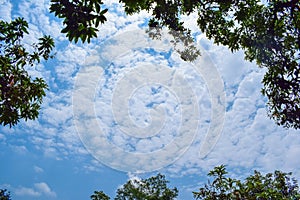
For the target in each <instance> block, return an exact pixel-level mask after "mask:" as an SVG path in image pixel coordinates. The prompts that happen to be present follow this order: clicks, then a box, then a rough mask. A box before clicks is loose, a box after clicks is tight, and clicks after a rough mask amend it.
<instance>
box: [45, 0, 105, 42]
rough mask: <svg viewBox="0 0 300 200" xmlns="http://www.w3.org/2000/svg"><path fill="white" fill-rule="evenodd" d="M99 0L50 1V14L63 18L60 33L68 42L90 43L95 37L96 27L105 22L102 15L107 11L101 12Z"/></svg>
mask: <svg viewBox="0 0 300 200" xmlns="http://www.w3.org/2000/svg"><path fill="white" fill-rule="evenodd" d="M102 4H103V2H102V1H101V0H72V1H69V0H51V6H50V12H51V13H52V12H53V13H54V14H55V16H57V17H59V18H63V19H64V20H63V24H64V28H63V29H62V30H61V32H62V33H66V36H67V37H68V38H69V40H70V41H73V40H74V41H75V43H77V42H78V39H81V40H82V42H83V43H84V42H85V41H86V40H87V42H88V43H90V40H91V38H93V37H97V31H98V29H97V27H98V26H99V24H100V23H101V24H103V23H104V22H105V21H106V17H105V16H104V14H105V13H106V12H107V11H108V9H104V10H101V5H102Z"/></svg>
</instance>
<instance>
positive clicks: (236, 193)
mask: <svg viewBox="0 0 300 200" xmlns="http://www.w3.org/2000/svg"><path fill="white" fill-rule="evenodd" d="M291 175H292V173H285V172H281V171H278V170H276V171H275V172H274V173H267V174H265V175H264V174H262V173H261V172H259V171H254V173H253V174H252V175H249V176H248V177H246V178H245V179H244V180H240V179H235V178H230V177H229V176H228V172H227V171H226V167H225V166H224V165H220V166H216V167H215V168H214V169H212V170H211V171H210V172H209V173H208V176H209V177H210V178H212V179H209V180H208V183H207V184H205V185H204V187H201V188H199V191H194V192H193V196H194V198H195V199H201V200H242V199H248V200H267V199H281V200H291V199H295V200H296V199H299V198H300V191H299V186H298V183H297V181H296V180H295V179H294V178H292V177H291ZM167 182H168V181H166V180H165V176H163V175H161V174H158V175H157V176H154V177H150V178H148V179H142V180H130V181H128V182H127V183H125V184H124V185H123V186H122V187H121V188H119V189H118V190H117V192H116V193H117V194H116V197H115V198H114V199H115V200H150V199H153V200H154V199H155V200H171V199H176V198H177V195H178V190H177V188H173V189H170V188H168V187H167V185H166V183H167ZM91 199H93V200H109V199H110V198H109V197H108V196H107V195H106V194H105V193H104V192H103V191H100V192H97V191H95V192H94V194H93V195H92V196H91Z"/></svg>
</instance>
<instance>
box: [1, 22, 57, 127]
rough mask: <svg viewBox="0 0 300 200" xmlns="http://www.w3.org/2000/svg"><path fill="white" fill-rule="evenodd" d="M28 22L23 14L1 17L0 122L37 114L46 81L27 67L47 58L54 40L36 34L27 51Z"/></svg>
mask: <svg viewBox="0 0 300 200" xmlns="http://www.w3.org/2000/svg"><path fill="white" fill-rule="evenodd" d="M27 28H28V23H27V22H26V21H25V20H24V19H23V18H17V19H15V20H13V21H11V22H5V21H0V66H1V71H0V88H1V90H0V124H1V125H9V126H13V125H15V124H17V123H18V122H19V120H20V119H25V120H27V119H35V118H37V117H38V114H39V109H40V105H41V103H42V100H43V97H44V96H45V90H46V89H47V84H46V83H45V80H43V79H42V78H39V77H35V78H32V77H31V76H30V75H29V74H28V71H27V70H26V67H33V66H34V65H36V64H37V63H40V62H41V59H44V60H48V59H49V58H50V57H51V55H50V53H51V50H52V48H53V47H54V41H53V39H52V38H51V37H50V36H44V37H42V38H39V40H38V43H36V44H32V45H31V46H32V48H33V51H28V50H27V49H26V48H25V46H24V44H23V43H22V39H23V37H24V34H29V33H28V31H27Z"/></svg>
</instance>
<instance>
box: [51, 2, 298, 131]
mask: <svg viewBox="0 0 300 200" xmlns="http://www.w3.org/2000/svg"><path fill="white" fill-rule="evenodd" d="M51 2H52V4H51V7H50V11H51V12H54V13H55V15H56V16H58V17H60V18H63V19H64V21H63V23H64V25H65V27H64V28H63V30H62V32H63V33H66V34H67V37H68V38H69V40H70V41H72V40H74V41H75V42H77V41H78V39H81V40H82V41H83V42H85V41H86V39H87V41H88V42H90V38H92V37H96V35H97V34H96V31H98V29H97V27H98V25H99V24H100V23H104V22H105V21H106V18H105V16H104V14H105V13H106V12H107V9H104V10H101V5H102V4H103V2H102V1H97V0H52V1H51ZM120 3H122V4H123V5H124V9H125V12H126V13H127V14H129V15H132V14H134V13H139V12H141V11H143V10H145V11H148V12H149V13H151V14H152V18H151V19H150V20H149V27H150V28H156V30H159V29H160V28H161V27H167V28H169V29H170V30H171V31H173V33H174V31H175V32H178V31H179V32H180V33H181V35H183V36H185V37H186V38H187V39H186V40H185V41H181V42H183V43H185V42H186V41H190V39H191V32H190V30H189V27H185V25H184V22H183V21H182V18H181V16H182V15H190V14H191V13H197V14H198V19H196V20H197V24H198V26H199V29H200V30H201V31H202V32H203V33H205V34H206V36H207V37H208V38H209V39H212V40H213V41H214V42H215V43H216V44H221V45H224V46H227V47H228V48H229V49H230V50H231V51H238V50H244V52H245V59H247V60H249V61H255V62H256V63H257V64H258V65H259V66H260V67H265V68H267V72H266V74H265V76H264V78H263V80H262V83H263V89H262V94H263V95H265V96H266V97H268V102H267V106H268V113H269V116H270V118H272V119H274V120H275V122H276V123H277V124H278V125H282V126H284V127H287V128H290V127H291V128H295V129H299V128H300V73H299V71H300V67H299V63H300V60H299V59H300V54H299V52H300V11H299V9H300V2H299V1H298V0H290V1H283V0H279V1H268V2H267V4H262V3H261V1H260V0H226V1H219V0H205V1H197V0H136V1H132V0H120ZM152 30H154V29H152ZM171 33H172V32H171ZM149 34H152V35H153V31H152V32H151V31H150V32H149ZM154 34H155V33H154ZM174 38H175V40H177V39H178V37H177V38H176V36H175V37H174ZM174 44H175V45H176V44H177V43H176V42H175V43H174ZM175 50H176V51H178V52H179V53H180V55H181V57H182V58H183V59H184V60H187V61H194V60H195V58H196V57H197V56H199V55H200V52H199V51H198V50H197V49H195V48H194V47H193V46H192V45H189V46H188V47H187V48H185V49H184V50H183V51H181V50H178V49H176V46H175Z"/></svg>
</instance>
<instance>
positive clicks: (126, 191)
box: [91, 174, 178, 200]
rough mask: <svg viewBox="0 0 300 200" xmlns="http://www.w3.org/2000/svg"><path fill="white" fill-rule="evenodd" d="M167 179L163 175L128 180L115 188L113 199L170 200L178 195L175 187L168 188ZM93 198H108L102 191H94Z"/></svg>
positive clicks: (96, 199) (99, 199) (98, 199)
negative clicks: (115, 192)
mask: <svg viewBox="0 0 300 200" xmlns="http://www.w3.org/2000/svg"><path fill="white" fill-rule="evenodd" d="M167 183H168V181H167V180H166V179H165V176H164V175H161V174H158V175H157V176H154V177H151V178H148V179H142V180H130V181H128V182H127V183H125V184H124V185H123V186H122V187H121V188H119V189H118V190H117V194H116V197H115V198H114V199H115V200H172V199H176V197H177V195H178V190H177V188H172V189H170V188H168V187H167ZM91 199H93V200H109V199H110V198H109V197H108V196H107V195H106V194H104V193H103V192H102V191H100V192H98V191H95V192H94V194H93V195H92V196H91Z"/></svg>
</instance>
